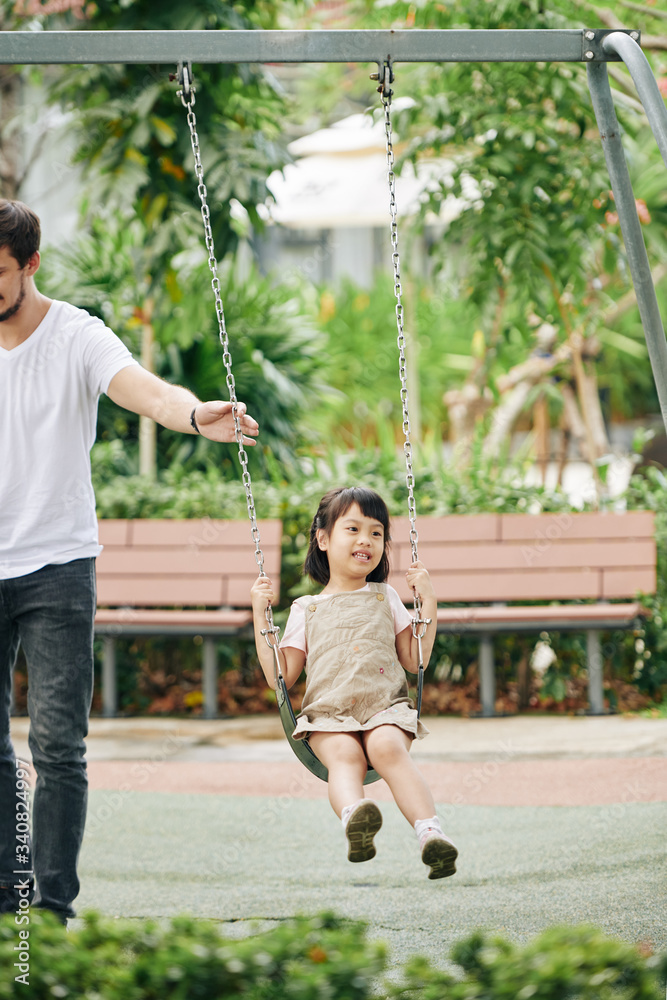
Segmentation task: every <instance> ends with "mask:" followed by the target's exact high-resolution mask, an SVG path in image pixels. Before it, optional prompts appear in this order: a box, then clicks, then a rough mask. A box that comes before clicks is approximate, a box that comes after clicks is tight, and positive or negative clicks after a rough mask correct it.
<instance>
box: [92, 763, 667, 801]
mask: <svg viewBox="0 0 667 1000" xmlns="http://www.w3.org/2000/svg"><path fill="white" fill-rule="evenodd" d="M418 766H419V768H420V770H421V771H422V773H423V774H424V777H425V778H426V779H427V781H428V782H429V785H430V787H431V789H432V791H433V795H434V798H435V801H436V802H438V803H453V804H454V805H480V806H586V805H608V804H611V803H625V804H629V803H639V802H667V757H630V758H618V757H613V758H593V759H578V760H521V761H512V760H508V761H506V762H503V761H502V760H500V761H497V760H487V761H454V762H437V763H436V762H431V761H423V762H422V761H420V762H419V765H418ZM88 775H89V781H90V788H91V790H98V789H116V790H121V791H137V792H140V791H145V792H172V793H188V794H204V795H233V796H246V795H250V796H273V797H280V796H289V797H291V798H303V799H318V798H326V796H327V787H326V784H325V783H324V782H322V781H320V780H319V779H318V778H316V777H314V776H313V775H312V774H310V773H309V772H308V771H307V770H306V769H305V768H304V767H303V766H302V765H301V764H299V762H298V761H296V760H295V761H284V762H283V761H280V762H273V761H200V762H190V761H173V760H171V761H170V760H163V759H162V760H160V759H144V760H122V761H118V760H111V761H100V760H98V761H91V762H90V763H89V765H88ZM367 794H368V795H370V796H372V797H373V798H375V799H378V800H379V801H386V800H388V799H391V793H390V791H389V789H388V788H387V786H386V784H385V783H384V781H378V782H376V783H375V784H374V785H373V786H372V791H371V786H369V787H368V789H367Z"/></svg>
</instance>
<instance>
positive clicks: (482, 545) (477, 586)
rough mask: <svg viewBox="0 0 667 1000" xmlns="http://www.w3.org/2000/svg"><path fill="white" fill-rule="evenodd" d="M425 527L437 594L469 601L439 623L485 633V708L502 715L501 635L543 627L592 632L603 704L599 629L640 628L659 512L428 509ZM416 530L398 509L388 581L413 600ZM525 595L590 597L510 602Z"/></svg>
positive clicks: (650, 587)
mask: <svg viewBox="0 0 667 1000" xmlns="http://www.w3.org/2000/svg"><path fill="white" fill-rule="evenodd" d="M417 531H418V534H419V542H418V550H419V557H420V559H421V560H422V561H423V562H424V564H425V565H426V567H427V569H428V570H429V573H430V575H431V579H432V581H433V584H434V588H435V592H436V596H437V599H438V603H439V604H450V605H451V604H454V603H456V604H459V605H460V604H466V605H468V606H466V607H439V608H438V631H439V632H447V633H450V634H453V635H461V634H466V633H467V634H469V635H476V636H479V639H480V650H479V674H480V699H481V702H482V715H485V716H491V715H494V714H495V672H494V661H493V636H494V635H495V634H496V633H499V632H528V633H530V632H534V633H539V632H542V631H582V632H586V634H587V667H588V694H589V709H590V712H591V714H594V715H599V714H602V713H603V711H604V702H603V683H602V656H601V651H600V632H601V631H602V630H605V629H630V628H633V627H635V626H636V624H637V622H638V619H639V618H640V617H641V616H642V614H644V613H645V612H644V609H643V608H642V606H641V603H640V602H639V601H638V600H637V599H636V598H637V595H638V594H639V593H644V594H652V593H654V592H655V587H656V543H655V526H654V515H653V513H652V512H650V511H631V512H627V513H620V514H616V513H565V512H563V513H553V514H464V515H451V516H448V517H442V518H434V517H421V516H420V517H418V519H417ZM409 532H410V522H409V520H408V518H394V520H393V525H392V538H393V544H392V560H391V561H392V567H393V572H392V576H391V577H390V581H389V582H390V583H391V584H392V586H394V587H395V588H396V590H397V591H398V593H399V594H400V595H401V597H402V599H403V600H404V601H405V603H406V605H408V606H409V607H410V608H411V607H412V604H411V601H412V594H411V592H410V591H409V589H408V587H407V586H406V583H405V577H404V574H405V571H406V569H407V567H408V566H409V564H410V561H411V549H410V535H409ZM619 598H620V599H624V600H623V603H615V604H612V603H610V602H611V601H616V600H617V599H619ZM628 599H630V601H628ZM526 601H530V602H532V601H543V602H545V601H549V602H551V601H567V602H574V601H577V602H584V601H585V602H586V603H566V604H557V605H556V604H542V605H539V606H535V605H532V604H531V605H525V604H514V603H513V604H509V602H526Z"/></svg>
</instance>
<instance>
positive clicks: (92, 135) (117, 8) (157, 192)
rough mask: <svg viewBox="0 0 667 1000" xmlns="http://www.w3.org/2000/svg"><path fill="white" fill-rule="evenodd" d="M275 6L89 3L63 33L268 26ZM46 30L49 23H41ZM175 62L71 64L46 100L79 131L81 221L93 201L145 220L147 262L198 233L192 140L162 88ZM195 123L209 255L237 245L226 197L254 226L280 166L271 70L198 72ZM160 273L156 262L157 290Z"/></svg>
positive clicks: (243, 67)
mask: <svg viewBox="0 0 667 1000" xmlns="http://www.w3.org/2000/svg"><path fill="white" fill-rule="evenodd" d="M276 14H277V5H276V4H274V3H268V2H263V0H259V2H253V0H244V2H238V3H234V4H226V3H219V2H217V0H193V2H191V3H188V4H183V3H178V2H177V0H165V2H163V3H160V4H155V3H152V2H151V0H129V2H126V0H122V2H121V0H98V2H97V3H96V4H95V5H91V12H90V14H89V17H88V19H87V20H85V21H82V20H80V19H76V18H73V17H71V16H70V19H69V20H68V21H67V24H66V27H67V28H69V29H72V28H79V27H84V28H86V29H87V30H97V31H112V30H113V31H129V30H139V29H147V28H150V29H151V30H170V31H180V30H194V29H198V30H209V31H218V30H224V29H238V28H245V29H249V28H258V29H259V28H272V27H275V26H276ZM48 26H50V23H49V25H48ZM175 71H176V67H175V66H174V67H168V66H163V65H160V66H150V65H124V66H119V65H104V64H99V65H89V66H71V67H68V68H67V70H66V72H63V73H60V74H59V75H58V78H57V80H56V82H55V84H54V85H53V86H52V87H51V89H50V99H51V100H52V101H57V102H59V103H60V104H61V106H62V107H63V108H64V109H65V110H66V111H68V113H69V114H70V115H71V119H72V127H73V128H74V130H75V132H76V136H77V147H76V152H75V154H74V156H73V160H74V162H75V163H78V164H80V165H81V167H82V168H83V171H84V177H85V179H86V181H87V190H86V195H87V201H86V203H85V206H84V207H85V209H86V214H87V215H92V216H94V215H95V214H96V213H97V212H99V208H100V206H102V205H104V206H106V207H108V208H118V209H120V210H121V211H124V212H126V213H127V214H128V216H129V215H130V214H132V215H134V216H135V217H138V218H140V219H142V221H143V223H144V225H145V227H146V234H147V243H150V247H151V252H152V255H153V256H154V257H155V259H156V260H157V261H158V262H161V261H162V260H163V258H164V257H170V256H171V254H172V253H173V251H174V248H175V247H179V246H183V245H184V242H185V241H186V238H187V237H188V236H190V235H196V236H197V237H199V234H200V232H201V220H200V217H199V201H198V199H197V196H196V190H197V179H196V176H195V171H194V164H193V157H192V150H191V146H190V133H189V130H188V128H187V125H186V121H185V109H184V107H183V106H182V104H181V102H180V100H178V99H177V98H176V92H177V90H178V84H177V83H176V82H173V81H170V73H173V72H175ZM195 86H196V105H195V113H196V117H197V124H198V127H199V129H200V132H201V136H202V143H201V152H202V160H203V165H204V170H205V176H206V185H207V188H208V196H209V201H210V204H211V224H212V228H213V236H214V240H215V243H216V247H217V252H218V256H220V257H222V256H224V254H225V253H227V252H229V251H232V250H233V249H234V248H235V246H236V242H237V236H236V232H235V227H234V224H233V221H232V218H231V212H232V204H233V200H234V199H236V200H237V201H238V202H240V203H241V204H242V205H243V206H244V207H245V208H246V210H247V212H248V213H249V215H250V217H251V219H252V220H253V222H254V223H255V224H257V225H259V219H258V217H257V212H256V206H257V204H259V203H260V202H262V201H263V200H264V199H265V198H266V196H267V194H268V191H267V188H266V185H265V180H266V178H267V176H268V175H269V173H270V172H271V171H272V170H274V169H276V168H278V167H280V166H282V165H283V164H284V163H285V162H286V154H285V150H284V147H283V144H282V143H281V140H280V136H281V118H282V116H283V115H284V114H285V103H284V100H283V98H282V96H281V95H280V93H279V88H278V87H277V85H275V83H274V81H273V78H272V77H271V75H270V73H267V72H264V71H263V70H261V69H257V68H254V67H251V66H249V65H248V64H239V65H228V64H227V65H224V64H220V65H214V64H202V65H200V66H197V67H196V79H195ZM162 271H163V268H161V267H159V266H158V267H154V269H153V271H152V272H151V273H152V277H153V280H154V282H155V284H156V285H157V286H158V288H160V287H161V284H162V278H163V273H162Z"/></svg>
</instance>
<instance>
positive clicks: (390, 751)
mask: <svg viewBox="0 0 667 1000" xmlns="http://www.w3.org/2000/svg"><path fill="white" fill-rule="evenodd" d="M363 738H364V746H365V748H366V754H367V755H368V759H369V761H370V762H371V766H372V767H374V768H375V770H376V771H377V773H378V774H379V775H380V777H382V778H384V780H385V781H386V782H387V784H388V785H389V787H390V789H391V793H392V795H393V796H394V799H395V800H396V805H397V806H398V808H399V809H400V810H401V812H402V813H403V815H404V816H405V818H406V819H407V821H408V822H409V823H410V825H411V826H414V825H415V823H416V822H417V820H420V819H427V818H428V817H431V816H435V803H434V801H433V796H432V794H431V789H430V788H429V787H428V785H427V784H426V781H425V779H424V776H423V775H422V773H421V771H419V770H418V769H417V766H416V765H415V763H414V761H413V760H412V758H411V757H410V754H409V750H410V746H411V744H412V737H411V736H410V735H409V733H406V732H405V731H404V730H403V729H400V728H399V727H398V726H392V725H385V726H377V728H375V729H370V730H368V732H365V733H364V734H363Z"/></svg>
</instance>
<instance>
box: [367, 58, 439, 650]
mask: <svg viewBox="0 0 667 1000" xmlns="http://www.w3.org/2000/svg"><path fill="white" fill-rule="evenodd" d="M378 70H379V73H378V79H379V80H380V86H379V87H378V92H379V93H380V94H381V97H382V104H383V106H384V131H385V137H386V147H387V181H388V183H389V212H390V214H391V247H392V255H391V260H392V265H393V269H394V295H395V296H396V328H397V330H398V337H397V342H398V353H399V376H400V379H401V403H402V406H403V433H404V435H405V442H404V444H403V454H404V455H405V472H406V474H405V482H406V485H407V488H408V514H409V517H410V546H411V549H412V561H413V562H416V561H417V559H418V558H419V556H418V554H417V542H418V540H419V535H418V534H417V526H416V522H417V507H416V504H415V494H414V486H415V477H414V473H413V471H412V444H411V441H410V411H409V399H408V370H407V359H406V356H405V333H404V330H403V302H402V300H401V296H402V293H403V289H402V286H401V262H400V256H399V252H398V220H397V210H396V175H395V174H394V143H393V136H392V126H391V98H392V93H393V91H392V90H391V89H390V84H392V83H393V82H394V74H393V71H392V68H391V62H390V61H389V60H387V61H386V62H385V64H384V66H383V67H382V69H381V70H380V67H378ZM414 607H415V617H414V618H413V619H412V633H413V635H414V637H415V639H416V640H417V644H418V648H419V667H420V669H421V668H422V663H423V656H422V639H423V638H424V635H425V634H426V626H427V625H429V624H430V622H431V619H430V618H422V612H421V599H420V597H419V594H418V593H417V592H416V591H414Z"/></svg>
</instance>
